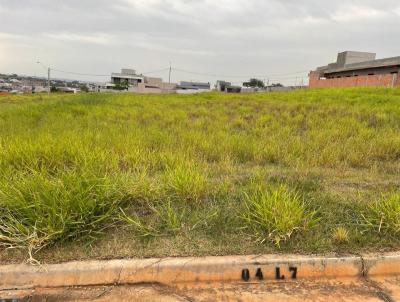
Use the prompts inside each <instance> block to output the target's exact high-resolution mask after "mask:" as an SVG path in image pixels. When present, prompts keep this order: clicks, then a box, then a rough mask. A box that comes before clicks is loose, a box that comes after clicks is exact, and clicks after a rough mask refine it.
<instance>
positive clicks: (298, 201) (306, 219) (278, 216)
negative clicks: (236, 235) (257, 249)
mask: <svg viewBox="0 0 400 302" xmlns="http://www.w3.org/2000/svg"><path fill="white" fill-rule="evenodd" d="M244 199H245V209H244V214H243V215H242V217H243V218H244V221H245V223H246V226H247V227H248V228H250V229H252V231H253V232H254V234H255V235H256V237H257V240H258V241H261V242H264V241H265V240H271V241H273V242H274V243H275V244H276V245H277V246H279V245H280V242H281V241H286V240H288V239H289V238H290V237H291V235H292V234H293V233H294V232H296V231H300V230H305V229H307V228H308V227H310V226H311V224H312V223H313V222H314V221H315V218H314V214H315V212H307V209H306V205H305V203H304V201H303V200H302V198H301V197H300V195H299V194H298V193H296V192H293V191H291V190H289V189H288V188H287V187H286V186H284V185H281V186H279V187H278V188H273V189H269V190H263V189H261V188H258V189H257V190H255V191H254V192H252V193H245V194H244Z"/></svg>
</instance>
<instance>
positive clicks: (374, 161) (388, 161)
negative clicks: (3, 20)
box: [0, 89, 400, 262]
mask: <svg viewBox="0 0 400 302" xmlns="http://www.w3.org/2000/svg"><path fill="white" fill-rule="evenodd" d="M399 247H400V90H387V89H334V90H310V91H298V92H293V93H276V94H274V93H270V94H249V95H222V94H214V93H210V94H202V95H194V96H188V95H179V96H178V95H168V96H142V95H130V94H129V95H128V94H121V95H106V94H82V95H53V96H51V97H50V98H48V97H47V96H44V95H43V96H41V95H35V96H13V97H2V98H0V261H1V262H11V261H21V260H23V259H29V258H31V259H32V258H35V259H38V260H40V261H47V262H51V261H61V260H70V259H83V258H90V257H92V258H94V257H96V258H111V257H126V256H136V257H148V256H164V255H170V256H173V255H204V254H213V255H220V254H242V253H268V252H359V251H362V250H382V249H384V250H388V249H389V250H390V249H398V248H399Z"/></svg>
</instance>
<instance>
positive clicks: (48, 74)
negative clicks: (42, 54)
mask: <svg viewBox="0 0 400 302" xmlns="http://www.w3.org/2000/svg"><path fill="white" fill-rule="evenodd" d="M36 63H37V64H40V65H42V67H43V68H44V69H47V86H49V90H48V91H47V94H48V95H49V96H50V90H51V87H50V66H48V67H47V68H46V66H45V65H44V64H43V63H42V62H40V61H37V62H36Z"/></svg>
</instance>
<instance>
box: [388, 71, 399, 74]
mask: <svg viewBox="0 0 400 302" xmlns="http://www.w3.org/2000/svg"><path fill="white" fill-rule="evenodd" d="M390 74H398V72H397V71H392V72H391V73H390Z"/></svg>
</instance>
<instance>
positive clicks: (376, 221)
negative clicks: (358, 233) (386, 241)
mask: <svg viewBox="0 0 400 302" xmlns="http://www.w3.org/2000/svg"><path fill="white" fill-rule="evenodd" d="M362 218H363V220H364V224H363V225H364V226H366V227H367V228H368V229H369V230H373V231H375V232H378V233H386V234H392V235H398V234H399V233H400V192H395V193H392V194H390V195H389V196H386V197H384V196H383V197H382V198H381V199H380V200H377V201H374V202H372V203H370V204H369V206H368V209H367V211H366V212H365V213H364V214H362Z"/></svg>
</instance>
